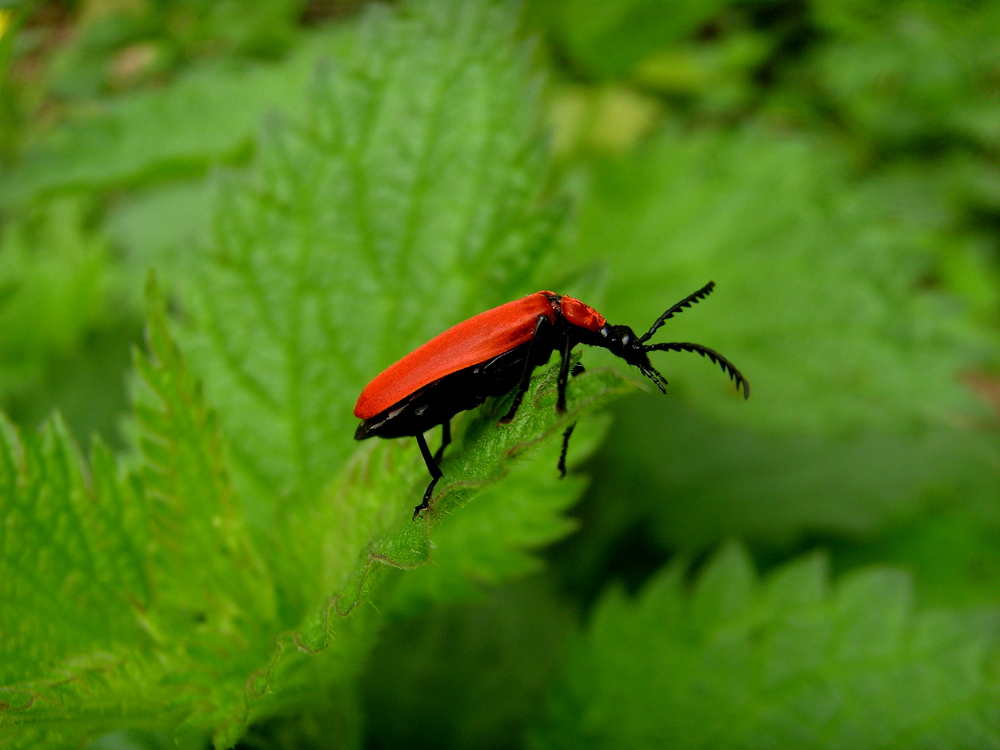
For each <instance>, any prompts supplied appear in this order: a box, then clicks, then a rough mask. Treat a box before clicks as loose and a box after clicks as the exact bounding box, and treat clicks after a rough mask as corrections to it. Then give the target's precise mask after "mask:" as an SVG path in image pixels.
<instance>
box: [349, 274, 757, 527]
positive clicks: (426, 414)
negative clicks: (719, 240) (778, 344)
mask: <svg viewBox="0 0 1000 750" xmlns="http://www.w3.org/2000/svg"><path fill="white" fill-rule="evenodd" d="M714 287H715V283H714V282H711V281H710V282H709V283H708V284H706V285H705V286H704V287H702V288H701V289H699V290H698V291H697V292H695V293H694V294H692V295H690V296H689V297H685V298H684V299H683V300H681V301H680V302H678V303H677V304H676V305H674V306H673V307H671V308H670V309H669V310H667V311H666V312H665V313H663V315H661V316H660V317H659V318H657V319H656V322H655V323H653V325H652V326H651V327H650V329H649V330H648V331H646V333H645V334H644V335H642V336H641V337H640V336H636V334H635V332H634V331H633V330H632V329H631V328H629V327H628V326H612V325H608V322H607V321H606V320H605V319H604V316H603V315H601V314H600V313H599V312H597V311H596V310H595V309H594V308H592V307H590V306H588V305H585V304H584V303H583V302H581V301H580V300H578V299H574V298H573V297H567V296H564V295H561V294H555V293H553V292H535V293H534V294H529V295H528V296H527V297H522V298H521V299H518V300H514V301H513V302H508V303H507V304H505V305H500V307H494V308H493V309H492V310H487V311H486V312H483V313H480V314H479V315H476V316H475V317H472V318H469V319H468V320H466V321H464V322H462V323H459V324H458V325H456V326H454V327H452V328H449V329H448V330H447V331H445V332H444V333H442V334H440V335H438V336H435V337H434V338H432V339H431V340H430V341H428V342H427V343H426V344H424V345H423V346H421V347H419V348H417V349H415V350H414V351H412V352H410V353H409V354H407V355H406V356H405V357H403V358H402V359H401V360H399V361H398V362H396V364H394V365H391V366H390V367H389V368H388V369H386V370H384V371H383V372H382V373H380V374H379V375H378V376H376V378H375V379H374V380H372V382H370V383H369V384H368V385H367V386H365V389H364V390H363V391H361V395H360V396H359V397H358V403H357V404H356V405H355V407H354V416H356V417H358V418H359V419H361V420H363V421H362V422H361V424H360V425H358V429H357V431H356V432H355V433H354V439H355V440H366V439H367V438H370V437H383V438H395V437H415V438H416V439H417V445H418V446H420V453H421V455H422V456H423V457H424V462H425V463H426V464H427V469H428V471H430V473H431V483H430V484H429V485H428V486H427V490H426V492H424V498H423V502H421V503H420V505H418V506H417V507H416V508H415V509H414V511H413V517H414V518H416V517H417V516H418V515H419V514H420V511H422V510H424V509H426V508H428V507H429V505H430V499H431V493H432V492H433V491H434V485H435V484H437V482H438V480H439V479H440V478H441V476H442V474H441V468H440V466H439V465H438V464H439V463H440V461H441V457H442V456H443V455H444V449H445V448H446V447H447V446H448V444H449V443H450V442H451V418H452V417H453V416H455V415H456V414H458V412H460V411H465V410H467V409H473V408H475V407H477V406H479V405H480V404H481V403H483V401H485V400H486V399H487V397H489V396H501V395H503V394H505V393H507V392H508V391H510V390H511V389H512V388H514V387H515V386H517V395H516V396H515V397H514V402H513V403H512V404H511V406H510V410H509V411H508V412H507V414H506V415H504V417H503V419H501V420H500V422H501V423H504V424H506V423H508V422H510V421H511V420H513V419H514V415H515V414H517V409H518V407H519V406H520V405H521V399H522V398H524V393H525V391H527V390H528V385H529V383H530V382H531V373H532V371H533V370H534V369H535V368H536V367H538V366H539V365H544V364H545V363H547V362H548V361H549V358H550V357H551V356H552V352H553V351H555V350H557V349H558V350H559V352H560V354H561V355H562V367H560V369H559V380H558V399H557V400H556V411H558V412H565V411H566V382H567V380H568V379H569V368H570V356H569V355H570V350H571V349H572V348H573V347H574V346H576V345H577V344H587V345H590V346H602V347H604V348H605V349H608V350H609V351H610V352H611V353H612V354H614V355H616V356H618V357H621V358H622V359H624V360H625V361H626V362H628V363H629V364H630V365H634V366H635V367H638V368H639V370H640V372H642V374H643V375H645V376H646V377H647V378H649V379H650V380H652V381H653V382H654V383H656V385H657V387H658V388H659V389H660V390H661V391H663V392H664V393H666V390H665V388H664V386H666V384H667V381H666V379H665V378H664V377H663V376H662V375H661V374H660V373H659V372H657V371H656V368H654V367H653V365H652V364H651V363H650V361H649V356H648V352H652V351H663V352H666V351H686V352H697V353H698V354H701V355H703V356H706V357H708V358H709V359H710V360H712V362H715V363H716V364H718V365H719V366H721V367H722V369H723V370H724V371H725V372H726V373H727V374H728V375H729V377H730V379H732V380H733V381H734V382H735V383H736V388H737V390H739V389H740V388H742V389H743V396H744V398H749V397H750V384H749V383H747V380H746V378H744V377H743V375H742V374H741V373H740V371H739V370H737V369H736V367H735V366H733V364H732V363H731V362H730V361H729V360H727V359H726V358H725V357H723V356H722V355H721V354H719V353H718V352H716V351H714V350H712V349H709V348H708V347H705V346H702V345H701V344H689V343H686V342H671V343H666V344H647V343H646V341H648V340H649V339H650V337H651V336H652V335H653V334H654V333H656V331H657V329H658V328H659V327H660V326H661V325H663V322H664V321H666V320H668V319H670V318H672V317H673V316H674V315H676V314H677V313H679V312H681V311H682V310H683V309H684V308H686V307H690V306H691V305H692V304H694V303H695V302H698V301H699V300H701V299H704V298H705V297H707V296H708V295H709V293H711V291H712V289H713V288H714ZM577 368H578V369H576V370H575V371H574V374H577V373H579V372H582V371H583V368H582V367H580V366H579V365H578V366H577ZM437 425H441V447H440V448H438V450H437V453H435V454H433V455H431V452H430V449H429V448H428V447H427V441H426V440H425V439H424V433H425V432H426V431H427V430H429V429H430V428H432V427H435V426H437ZM572 432H573V426H571V427H569V428H568V429H567V430H566V432H565V433H563V447H562V453H561V455H560V457H559V467H558V468H559V470H560V472H561V473H562V474H563V475H565V473H566V449H567V446H568V444H569V437H570V435H571V434H572Z"/></svg>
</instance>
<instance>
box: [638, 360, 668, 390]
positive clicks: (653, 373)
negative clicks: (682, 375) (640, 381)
mask: <svg viewBox="0 0 1000 750" xmlns="http://www.w3.org/2000/svg"><path fill="white" fill-rule="evenodd" d="M639 370H640V371H641V372H642V374H643V375H645V376H646V377H647V378H649V379H650V380H652V381H653V382H654V383H656V387H657V388H659V389H660V393H666V392H667V379H666V378H665V377H663V376H662V375H661V374H660V373H659V372H657V370H656V368H655V367H653V366H652V365H650V366H649V367H644V366H640V367H639Z"/></svg>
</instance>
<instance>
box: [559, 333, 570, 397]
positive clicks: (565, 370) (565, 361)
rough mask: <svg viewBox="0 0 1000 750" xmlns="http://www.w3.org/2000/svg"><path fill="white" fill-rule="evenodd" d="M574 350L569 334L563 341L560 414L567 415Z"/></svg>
mask: <svg viewBox="0 0 1000 750" xmlns="http://www.w3.org/2000/svg"><path fill="white" fill-rule="evenodd" d="M572 348H573V343H572V342H571V341H570V339H569V334H567V335H566V338H565V339H563V346H562V363H561V364H560V365H559V398H558V399H557V400H556V411H557V412H559V413H560V414H565V413H566V381H567V380H569V350H570V349H572Z"/></svg>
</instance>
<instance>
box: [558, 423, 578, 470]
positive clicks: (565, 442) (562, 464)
mask: <svg viewBox="0 0 1000 750" xmlns="http://www.w3.org/2000/svg"><path fill="white" fill-rule="evenodd" d="M575 429H576V422H574V423H573V424H571V425H570V426H569V427H567V428H566V429H565V430H563V439H562V450H561V451H559V463H558V464H556V468H557V469H558V470H559V478H560V479H565V478H566V451H568V450H569V439H570V437H572V435H573V430H575Z"/></svg>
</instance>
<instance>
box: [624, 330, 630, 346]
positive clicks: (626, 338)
mask: <svg viewBox="0 0 1000 750" xmlns="http://www.w3.org/2000/svg"><path fill="white" fill-rule="evenodd" d="M631 343H632V337H631V336H630V335H629V334H627V333H623V334H622V346H628V345H629V344H631Z"/></svg>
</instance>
